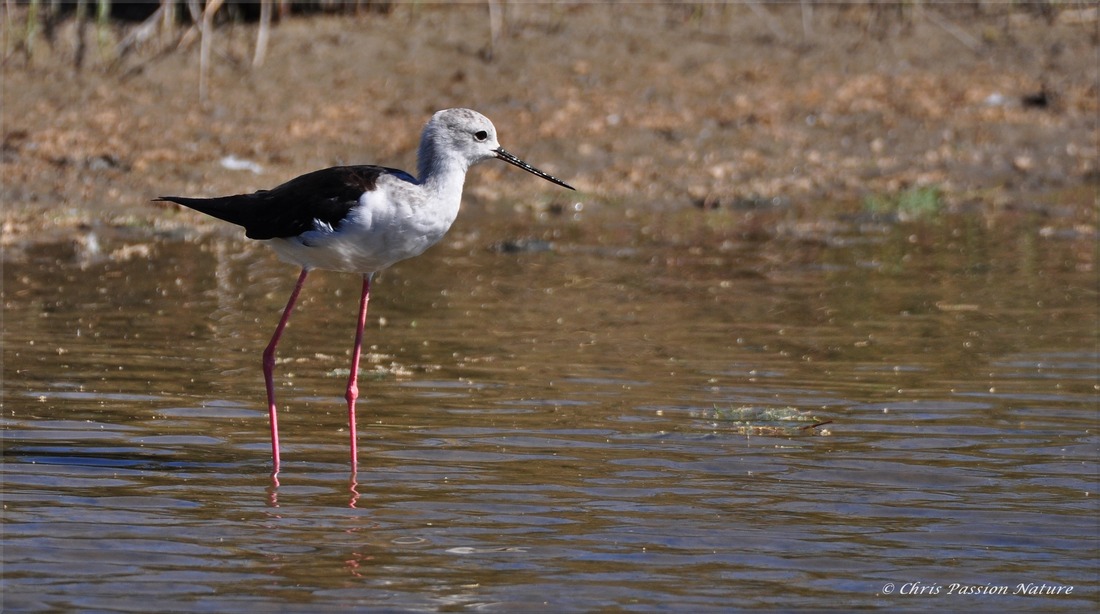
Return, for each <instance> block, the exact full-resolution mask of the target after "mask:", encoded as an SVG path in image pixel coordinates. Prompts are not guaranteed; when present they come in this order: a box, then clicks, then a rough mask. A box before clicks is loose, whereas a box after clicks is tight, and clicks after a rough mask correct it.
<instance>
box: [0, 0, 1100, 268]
mask: <svg viewBox="0 0 1100 614" xmlns="http://www.w3.org/2000/svg"><path fill="white" fill-rule="evenodd" d="M1084 7H1085V5H1073V6H1072V7H1068V8H1066V9H1065V10H1060V11H1056V12H1053V13H1040V12H1035V11H1029V10H1024V9H1021V8H1011V7H1009V8H1005V7H996V6H986V7H982V6H979V5H974V6H965V5H962V6H957V7H955V8H949V9H942V10H941V9H935V8H931V7H928V8H923V9H922V8H920V7H916V8H910V9H908V10H906V11H902V10H900V9H897V8H896V7H895V9H891V10H884V9H881V8H873V7H866V6H855V5H850V6H839V7H816V8H814V9H813V10H812V11H810V14H809V15H807V14H806V12H805V11H804V10H800V9H799V7H797V6H786V7H769V8H767V9H766V10H765V9H761V7H759V6H756V7H753V6H750V5H740V4H728V5H698V6H695V5H678V4H667V5H646V6H616V7H608V6H597V5H558V4H540V5H522V4H517V5H504V9H503V14H502V20H501V27H500V29H499V30H498V35H497V37H496V40H495V41H492V36H491V34H492V31H491V29H490V23H489V19H488V13H487V11H486V10H485V7H484V6H483V5H480V4H477V5H462V6H451V7H444V6H438V5H428V6H421V5H405V4H397V5H395V6H394V7H393V8H392V10H391V11H390V12H389V13H388V14H379V13H373V12H364V13H361V14H358V15H341V16H309V17H291V18H287V19H284V20H282V21H281V22H279V23H278V24H277V25H276V26H275V27H274V28H273V30H272V32H271V38H270V46H269V49H268V53H267V56H266V59H265V62H264V64H263V66H261V67H258V68H254V67H252V66H251V60H252V54H253V50H254V44H255V39H256V28H257V26H256V25H255V24H251V23H233V22H226V23H222V24H220V25H219V26H218V27H217V28H216V29H215V31H214V35H213V37H212V39H211V53H212V55H211V57H212V61H211V63H210V68H209V74H208V79H209V81H208V96H207V99H206V100H205V101H200V100H199V92H198V86H199V79H200V74H199V73H200V70H199V69H200V66H199V45H198V44H197V43H194V42H191V43H189V44H183V45H180V41H181V39H182V38H185V31H186V26H178V27H177V28H173V29H168V30H164V31H161V32H158V33H157V34H156V36H154V37H152V38H150V39H149V40H148V41H146V42H145V43H143V44H142V45H141V46H139V47H137V48H135V49H133V50H132V51H130V52H129V53H127V54H126V55H124V56H121V57H120V56H119V55H118V54H117V52H116V50H117V48H118V47H117V44H118V42H119V41H120V40H122V39H123V38H124V37H125V36H126V35H127V33H129V32H130V31H131V30H130V29H132V28H133V27H134V26H133V25H125V24H112V25H111V26H110V27H109V28H105V29H100V30H97V31H96V33H95V37H96V38H95V43H96V44H95V45H94V49H92V50H91V51H89V52H88V54H87V56H86V59H85V61H84V66H83V67H82V69H81V70H80V71H76V70H75V69H74V68H73V54H74V49H73V47H72V45H71V44H69V43H68V41H69V40H70V38H67V36H68V35H67V32H69V33H70V34H71V28H73V27H74V26H73V25H72V23H71V22H63V23H61V24H60V25H59V27H58V28H57V31H56V33H55V40H54V41H53V43H52V44H50V43H49V42H47V41H45V40H42V39H41V37H39V39H38V40H37V42H35V43H33V44H32V45H24V47H23V48H20V47H19V37H18V36H15V37H12V36H9V37H8V41H9V42H8V48H6V49H5V50H4V52H5V58H4V64H3V150H2V153H3V155H2V169H3V186H2V192H0V197H2V201H3V209H4V212H3V244H4V245H5V246H7V247H12V246H16V245H20V244H25V243H27V242H33V241H36V240H42V239H50V238H57V237H59V236H64V235H65V233H66V232H67V230H68V229H72V228H79V227H88V226H103V227H110V228H123V229H129V230H135V229H136V230H137V231H144V230H146V229H152V230H157V229H160V230H164V229H172V228H180V227H183V228H190V227H194V226H198V227H205V226H206V225H207V224H208V222H207V221H205V220H202V219H201V218H200V217H199V216H196V215H193V214H191V213H185V212H179V211H176V210H172V209H164V208H158V207H155V206H152V205H150V203H149V200H150V199H151V198H153V197H155V196H158V195H160V194H164V193H174V194H189V195H214V194H221V193H234V192H245V191H251V190H255V189H261V188H265V187H271V186H273V185H276V184H278V183H281V182H282V181H285V180H287V179H289V178H291V177H293V176H296V175H298V174H301V173H303V172H307V171H309V170H313V169H315V168H319V167H323V166H328V165H334V164H342V163H380V164H385V165H388V166H397V167H402V168H415V148H416V141H417V138H418V136H419V134H418V133H419V129H420V127H421V126H422V124H423V122H424V121H425V120H426V118H427V117H428V115H429V114H430V113H431V112H432V111H434V110H436V109H439V108H445V107H451V106H469V107H473V108H477V109H478V110H480V111H482V112H484V113H485V114H487V115H488V116H490V117H491V118H492V119H493V120H494V121H495V123H496V124H497V127H498V129H499V130H500V133H501V141H502V144H504V146H505V147H507V148H508V149H509V150H511V151H515V152H516V153H517V154H519V155H521V156H522V157H524V158H525V159H527V160H530V161H531V162H532V163H533V164H535V165H536V166H539V167H540V168H543V169H545V170H547V172H550V173H552V174H554V175H557V176H560V177H563V178H566V179H567V180H568V181H570V183H572V184H573V185H575V186H577V188H578V189H579V190H580V193H579V195H578V196H576V197H574V198H573V200H576V201H578V202H581V203H583V205H584V206H586V207H588V208H589V209H590V210H591V209H592V208H600V209H603V210H606V211H608V212H609V214H610V215H612V216H613V215H616V214H617V212H624V211H625V212H639V211H640V212H646V211H659V212H668V211H677V210H723V211H729V212H732V214H733V215H738V214H740V213H742V212H745V211H759V210H761V209H775V208H782V209H783V212H782V216H783V217H784V218H785V219H798V220H805V221H807V222H809V223H812V222H813V221H815V220H830V219H835V218H837V217H839V216H851V215H861V214H867V213H873V214H885V215H886V216H887V217H890V216H893V218H895V219H905V218H906V216H908V217H914V216H917V217H919V216H924V215H929V214H931V215H944V214H952V213H960V214H964V215H965V214H978V215H984V216H987V217H996V216H1003V215H1015V214H1017V213H1020V212H1023V213H1024V214H1027V215H1041V216H1043V217H1044V218H1048V219H1049V220H1050V222H1049V224H1050V225H1053V226H1055V227H1057V228H1064V229H1071V230H1072V231H1073V232H1076V233H1078V234H1079V235H1083V236H1092V237H1094V236H1095V226H1096V215H1097V197H1096V193H1097V185H1098V181H1100V165H1098V157H1100V156H1098V151H1097V140H1096V135H1097V115H1098V112H1100V104H1098V102H1097V99H1098V86H1097V83H1098V82H1100V70H1098V66H1097V62H1096V57H1097V36H1098V27H1097V23H1096V21H1097V15H1096V10H1095V8H1091V9H1087V8H1084ZM12 12H13V13H14V12H17V11H12ZM20 19H21V17H20V16H19V15H12V14H6V15H5V25H6V27H8V28H9V31H11V28H12V27H13V24H16V25H17V24H19V23H20ZM66 28H69V29H70V30H69V31H67V30H66ZM503 166H504V165H488V164H487V165H483V166H482V167H479V168H478V169H475V170H474V171H473V172H472V174H471V176H470V178H469V179H468V181H467V200H468V202H471V203H490V204H493V203H496V204H498V205H499V208H500V209H501V210H511V209H516V208H518V210H520V211H540V210H560V209H561V208H562V207H568V206H572V204H573V203H572V202H565V201H563V200H562V198H564V197H563V196H561V195H560V194H555V193H553V192H551V191H550V190H548V189H547V188H546V186H543V185H540V184H539V183H534V182H531V181H528V180H527V179H528V178H526V177H523V176H522V175H523V174H522V173H511V172H509V171H508V169H506V168H503ZM908 195H915V196H913V197H912V198H910V200H911V201H912V202H917V203H918V204H917V205H906V204H905V203H906V202H909V201H906V198H909V196H908ZM920 199H923V200H920ZM921 202H923V203H924V204H919V203H921ZM906 207H917V208H916V209H913V210H911V211H905V210H904V209H905V208H906ZM920 207H925V208H926V209H927V210H926V209H921V208H920ZM899 214H900V215H899ZM765 232H766V230H765Z"/></svg>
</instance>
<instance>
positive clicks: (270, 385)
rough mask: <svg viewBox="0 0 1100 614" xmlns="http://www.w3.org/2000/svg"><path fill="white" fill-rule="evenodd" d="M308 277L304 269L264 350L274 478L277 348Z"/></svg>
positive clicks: (307, 271)
mask: <svg viewBox="0 0 1100 614" xmlns="http://www.w3.org/2000/svg"><path fill="white" fill-rule="evenodd" d="M307 275H309V269H307V268H303V269H302V272H301V274H299V275H298V283H296V284H294V291H293V292H291V293H290V300H288V301H287V302H286V308H285V309H283V317H282V318H281V319H280V320H279V325H278V326H276V327H275V334H274V335H272V336H271V341H270V342H269V343H268V344H267V349H265V350H264V383H265V384H267V412H268V414H269V415H270V416H271V458H272V469H271V475H272V476H277V475H278V474H279V419H278V418H277V417H276V415H275V347H276V346H278V345H279V338H281V337H282V336H283V329H285V328H286V324H287V322H289V321H290V312H291V311H294V303H296V302H298V294H299V293H300V292H301V291H302V286H303V285H305V283H306V276H307Z"/></svg>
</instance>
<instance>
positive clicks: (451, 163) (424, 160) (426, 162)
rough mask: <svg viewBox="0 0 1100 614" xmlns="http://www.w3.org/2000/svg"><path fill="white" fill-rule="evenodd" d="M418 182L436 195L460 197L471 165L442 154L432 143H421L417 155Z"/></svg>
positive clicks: (457, 158)
mask: <svg viewBox="0 0 1100 614" xmlns="http://www.w3.org/2000/svg"><path fill="white" fill-rule="evenodd" d="M416 162H417V175H418V176H417V180H418V181H419V182H420V185H422V186H424V188H425V189H426V190H428V191H430V192H433V193H435V194H436V195H439V196H443V195H451V196H455V197H459V196H461V194H462V184H463V183H464V182H465V181H466V171H467V170H468V169H469V164H468V163H467V162H466V160H465V159H463V158H461V157H458V156H453V155H452V156H448V155H445V154H442V153H441V152H440V151H438V150H436V148H435V147H434V146H433V145H432V143H431V142H425V143H421V145H420V151H419V152H418V154H417V161H416Z"/></svg>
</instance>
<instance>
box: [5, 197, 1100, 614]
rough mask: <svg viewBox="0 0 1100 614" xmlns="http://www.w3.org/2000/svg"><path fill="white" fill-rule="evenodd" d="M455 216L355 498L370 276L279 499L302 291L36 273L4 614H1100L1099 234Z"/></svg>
mask: <svg viewBox="0 0 1100 614" xmlns="http://www.w3.org/2000/svg"><path fill="white" fill-rule="evenodd" d="M700 215H701V216H704V215H707V214H703V213H701V212H700ZM714 215H723V214H722V213H721V212H719V213H715V214H714ZM464 216H467V217H466V218H464V221H462V222H461V223H460V227H459V228H458V229H456V230H455V231H454V232H453V233H452V235H451V236H450V237H449V238H448V240H447V242H446V243H445V244H444V245H440V246H437V247H436V248H434V249H433V250H432V251H430V252H429V253H428V254H426V255H425V256H423V257H421V258H419V259H417V260H414V261H410V262H407V263H403V264H401V265H399V266H397V267H395V268H394V269H392V270H390V271H387V272H385V273H384V274H383V275H382V276H380V277H378V278H376V283H375V285H374V296H373V297H372V302H371V318H370V323H369V325H368V334H367V344H369V345H370V346H371V350H370V354H369V356H367V357H366V358H365V360H364V366H363V369H362V373H363V375H362V378H361V386H360V387H361V390H362V391H363V397H362V398H361V400H360V405H359V430H360V436H359V445H360V452H359V455H360V463H359V468H358V473H357V474H356V475H355V476H354V477H353V476H352V474H351V471H350V467H349V465H348V459H347V441H346V437H347V427H346V422H345V421H346V410H345V407H344V403H343V400H342V395H343V388H344V385H345V380H346V377H347V369H348V364H347V363H348V360H349V351H350V346H351V341H352V339H351V337H352V332H353V331H352V328H353V323H354V314H355V308H356V300H357V293H358V281H357V280H355V279H354V278H353V277H352V276H347V275H338V274H331V273H316V274H314V275H313V276H312V277H311V278H310V280H309V282H308V284H307V286H306V289H305V291H304V292H303V300H302V303H301V304H300V307H299V309H298V310H297V311H296V312H295V314H294V317H293V319H292V320H291V324H290V328H289V329H288V332H287V335H286V336H285V337H284V342H283V344H282V346H281V348H280V362H279V365H278V368H277V373H276V377H277V381H278V394H279V395H280V401H281V404H282V406H281V413H280V427H281V433H282V444H283V466H282V472H281V473H280V475H279V481H280V484H279V486H278V487H274V486H273V484H272V480H271V477H270V475H269V471H270V447H269V441H268V438H267V416H266V410H265V408H264V398H263V394H264V393H263V380H262V377H261V374H260V370H259V360H260V352H261V351H262V349H263V346H264V344H265V343H266V342H267V338H268V336H269V335H270V333H271V330H272V328H273V327H274V325H275V322H276V320H277V318H278V314H279V311H280V309H281V308H282V305H283V302H284V301H285V299H286V295H287V294H288V293H289V291H290V289H291V287H292V285H293V281H294V277H295V271H294V270H293V269H291V268H290V267H288V266H286V265H283V264H281V263H279V262H277V261H276V260H275V259H274V257H273V256H272V255H270V254H269V253H267V252H266V251H264V250H263V249H262V248H259V247H256V246H252V245H248V244H246V243H244V242H242V241H238V240H236V239H235V238H230V236H229V235H217V236H213V237H206V238H201V239H192V240H181V239H179V238H175V237H170V236H163V237H159V238H158V239H157V240H156V241H153V242H152V244H151V251H150V253H149V254H148V255H146V254H144V253H143V252H142V251H141V250H136V251H133V252H131V253H130V254H125V253H122V252H116V253H115V254H114V255H115V257H108V255H109V254H110V252H111V250H112V249H114V247H117V246H116V245H114V244H112V243H111V240H109V239H102V240H101V241H102V243H103V245H98V242H91V243H90V242H89V241H87V240H86V238H85V240H83V241H82V242H81V243H80V244H79V246H78V247H74V246H73V245H70V244H63V245H44V246H37V247H30V248H28V249H27V250H26V252H25V253H24V254H23V255H22V256H21V257H19V258H12V259H10V260H9V261H8V262H7V263H6V264H5V268H4V290H3V295H4V309H5V314H4V330H3V335H4V336H3V341H4V350H3V351H4V365H3V369H4V371H3V375H4V407H3V417H2V418H0V426H2V428H3V453H4V456H3V459H4V463H3V499H4V514H3V532H4V544H3V545H4V548H3V580H2V585H0V589H2V594H3V599H4V610H5V611H46V610H92V611H101V610H113V611H149V609H150V607H152V604H154V603H155V609H156V610H157V611H160V612H175V611H234V610H238V611H239V610H245V609H247V610H250V611H257V610H259V611H264V610H268V609H283V610H290V611H296V610H300V611H311V612H316V611H336V610H340V611H344V610H346V609H348V608H355V609H360V610H369V609H385V610H390V611H393V610H405V609H408V610H435V611H439V610H443V611H459V610H475V609H476V610H487V611H496V612H513V611H562V610H566V611H581V610H596V609H601V608H607V609H621V610H630V611H670V610H675V611H695V612H700V611H719V610H728V609H742V608H755V607H779V608H784V609H793V608H804V607H813V606H831V607H840V608H845V609H849V608H856V607H876V606H877V607H886V608H890V609H897V608H922V609H923V608H931V607H945V606H946V607H949V608H951V609H960V608H964V607H965V608H970V609H973V608H979V609H982V610H989V609H1007V610H1044V611H1059V610H1060V611H1087V610H1091V609H1095V608H1096V607H1097V605H1098V604H1100V598H1098V593H1097V581H1098V569H1100V567H1098V562H1100V561H1098V548H1097V545H1098V539H1100V537H1098V532H1100V531H1098V524H1097V517H1098V515H1097V512H1098V505H1097V489H1098V484H1097V481H1098V480H1097V459H1098V444H1100V438H1098V437H1097V435H1096V429H1097V404H1096V402H1097V385H1098V379H1097V373H1098V367H1100V354H1098V351H1097V337H1096V331H1097V328H1096V327H1097V313H1096V305H1097V295H1096V273H1095V271H1094V270H1093V258H1094V254H1095V242H1094V241H1093V240H1092V239H1090V238H1083V237H1072V236H1071V237H1061V236H1043V233H1041V232H1040V229H1039V227H1038V226H1031V225H1029V224H1028V223H1026V222H1024V223H1022V224H1020V225H1019V226H1016V227H1013V228H1010V229H1003V228H1002V229H989V228H987V227H985V226H984V225H983V224H982V223H980V222H979V221H977V220H967V219H961V220H948V221H944V222H938V223H927V224H924V225H920V226H916V227H914V226H906V227H898V226H878V225H862V226H861V225H858V224H854V223H853V224H852V225H851V226H850V227H846V228H843V229H841V230H839V231H837V230H832V231H830V232H828V233H818V234H814V233H808V234H802V235H792V236H791V237H790V238H785V239H773V240H770V241H746V240H741V239H737V238H736V236H735V235H731V237H732V238H731V237H727V238H725V239H723V238H722V236H721V235H722V233H723V232H724V231H723V230H722V224H721V223H716V222H715V220H714V219H713V218H712V219H711V220H709V221H704V222H700V223H699V225H698V226H691V225H687V226H684V227H683V228H679V229H677V230H675V231H672V230H669V229H668V227H665V228H663V229H661V228H658V229H657V230H654V227H657V226H660V225H661V224H662V223H663V224H674V223H675V224H681V223H682V222H683V220H682V219H680V218H675V219H672V218H670V219H668V220H664V221H663V222H662V221H661V220H657V221H652V222H645V221H635V222H633V223H624V224H623V225H620V226H616V225H615V224H609V223H608V222H607V220H603V221H599V220H597V222H596V223H597V227H596V228H595V229H592V228H589V229H587V230H582V228H583V227H584V224H586V223H587V222H588V221H589V220H580V221H577V220H555V219H551V220H549V221H545V220H544V221H543V222H542V224H543V226H544V227H545V228H554V227H555V226H562V227H564V231H562V232H559V233H558V234H559V236H557V238H556V239H555V240H554V242H553V244H552V245H549V246H547V247H551V248H552V249H548V250H541V251H530V252H511V251H499V250H498V251H493V250H489V249H487V248H486V246H487V245H489V244H490V243H492V242H493V241H494V240H497V239H500V238H507V237H505V236H503V235H505V234H506V233H507V232H509V231H508V230H507V228H505V227H504V226H507V223H505V224H503V225H500V226H497V227H494V226H493V225H492V224H491V220H489V219H486V216H482V217H481V218H480V219H479V218H478V217H477V216H476V215H468V214H466V213H464ZM489 217H491V216H489ZM719 222H720V220H719ZM479 225H484V227H482V228H481V229H480V230H474V228H477V227H478V226H479ZM116 241H117V243H118V244H120V245H122V244H126V243H127V242H131V243H132V242H133V241H134V239H127V240H123V239H116ZM89 245H92V246H93V247H95V248H94V249H92V248H89ZM97 245H98V247H96V246H97ZM535 245H536V246H540V247H541V246H542V245H541V244H535ZM80 246H83V247H80ZM126 255H129V256H132V257H130V258H128V259H127V258H123V257H120V256H126ZM745 406H748V407H754V408H764V409H768V408H772V409H786V408H794V409H798V410H803V411H805V412H807V413H808V414H810V415H812V416H814V417H815V418H817V419H818V421H822V422H825V421H831V423H830V424H827V425H824V426H818V427H815V428H812V429H803V430H800V429H797V428H792V429H790V430H789V433H787V434H780V435H778V436H773V435H766V434H765V435H761V434H760V433H759V432H751V433H746V432H745V429H743V428H741V425H739V424H737V423H734V422H731V421H730V420H729V419H728V418H729V415H730V412H731V410H733V409H736V408H740V407H745ZM1028 585H1035V587H1036V588H1029V586H1028ZM1040 586H1043V587H1045V588H1039V587H1040ZM1037 590H1038V591H1045V592H1048V593H1049V592H1052V591H1061V592H1062V594H1059V595H1050V594H1046V595H1036V594H1031V595H1029V594H1026V593H1028V592H1032V593H1034V592H1036V591H1037ZM1021 591H1022V592H1023V593H1025V594H1019V593H1020V592H1021ZM960 592H978V593H979V594H974V595H963V596H960V595H959V593H960ZM1000 592H1004V593H1006V594H995V593H1000ZM1067 592H1068V594H1066V593H1067ZM982 593H984V594H982ZM990 593H994V594H990Z"/></svg>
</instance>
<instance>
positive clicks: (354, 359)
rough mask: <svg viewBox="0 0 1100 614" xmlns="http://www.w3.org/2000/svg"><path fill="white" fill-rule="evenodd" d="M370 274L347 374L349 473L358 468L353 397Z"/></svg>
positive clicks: (356, 389)
mask: <svg viewBox="0 0 1100 614" xmlns="http://www.w3.org/2000/svg"><path fill="white" fill-rule="evenodd" d="M370 277H371V276H370V274H369V273H368V274H366V275H364V276H363V296H362V298H360V299H359V323H358V326H357V327H356V329H355V348H354V349H353V350H352V351H351V374H350V375H349V376H348V392H347V394H346V395H345V396H344V398H345V399H347V400H348V430H349V431H350V432H351V473H352V475H355V473H356V472H357V471H358V469H359V444H358V438H357V436H356V434H355V399H358V398H359V385H358V383H359V355H360V353H361V352H362V350H363V328H364V327H365V326H366V324H367V303H368V302H369V301H370Z"/></svg>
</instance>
